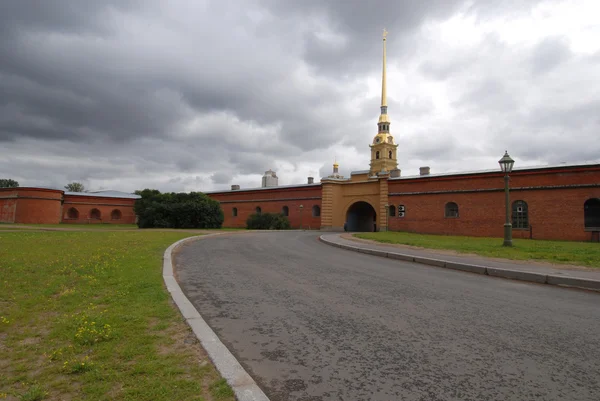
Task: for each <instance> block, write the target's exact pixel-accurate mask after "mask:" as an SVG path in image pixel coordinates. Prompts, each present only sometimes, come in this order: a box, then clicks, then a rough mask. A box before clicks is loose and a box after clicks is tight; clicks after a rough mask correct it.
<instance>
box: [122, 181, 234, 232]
mask: <svg viewBox="0 0 600 401" xmlns="http://www.w3.org/2000/svg"><path fill="white" fill-rule="evenodd" d="M135 193H136V194H137V195H140V196H141V199H138V200H137V201H136V202H135V206H134V211H135V213H136V214H137V216H138V227H140V228H152V227H157V228H158V227H160V228H220V227H221V226H222V225H223V220H224V219H225V217H224V215H223V210H222V209H221V205H220V203H219V202H218V201H216V200H214V199H211V198H209V197H208V196H206V195H205V194H203V193H201V192H190V193H189V194H188V193H174V192H172V193H164V194H162V193H160V191H158V190H156V189H144V190H142V191H135Z"/></svg>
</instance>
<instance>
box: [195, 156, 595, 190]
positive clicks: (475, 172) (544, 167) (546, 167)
mask: <svg viewBox="0 0 600 401" xmlns="http://www.w3.org/2000/svg"><path fill="white" fill-rule="evenodd" d="M577 167H600V160H598V161H593V162H582V163H574V164H566V163H560V164H548V165H540V166H519V167H515V168H513V172H516V171H533V170H550V169H561V168H577ZM368 173H369V170H357V171H352V172H351V173H350V174H351V175H360V174H368ZM490 173H502V172H501V171H500V169H499V168H498V169H496V170H491V169H488V170H473V171H457V172H447V173H437V174H427V175H419V174H417V175H407V176H403V177H390V178H389V179H390V180H393V181H396V180H411V179H418V178H430V177H431V178H434V177H451V176H463V175H479V174H490ZM323 178H324V179H327V180H333V181H349V178H343V179H333V178H329V177H323ZM320 185H321V183H320V182H319V183H314V184H295V185H280V186H276V187H267V188H262V187H255V188H240V189H235V190H231V189H221V190H218V191H207V192H204V193H205V194H220V193H228V194H229V193H236V192H245V191H268V190H271V191H273V190H277V189H286V188H290V189H291V188H306V187H312V186H320Z"/></svg>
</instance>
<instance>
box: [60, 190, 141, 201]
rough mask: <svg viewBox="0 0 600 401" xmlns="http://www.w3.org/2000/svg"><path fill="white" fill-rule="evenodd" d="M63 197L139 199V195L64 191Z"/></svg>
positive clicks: (115, 192)
mask: <svg viewBox="0 0 600 401" xmlns="http://www.w3.org/2000/svg"><path fill="white" fill-rule="evenodd" d="M65 195H70V196H89V197H96V198H121V199H141V196H140V195H136V194H130V193H127V192H121V191H112V190H107V191H94V192H67V191H65Z"/></svg>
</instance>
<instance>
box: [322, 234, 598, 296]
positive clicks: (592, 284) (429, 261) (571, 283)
mask: <svg viewBox="0 0 600 401" xmlns="http://www.w3.org/2000/svg"><path fill="white" fill-rule="evenodd" d="M327 235H331V234H327ZM324 237H325V235H320V236H319V241H321V242H323V243H325V244H327V245H331V246H335V247H337V248H342V249H347V250H350V251H354V252H360V253H365V254H369V255H375V256H380V257H384V258H388V259H394V260H402V261H406V262H414V263H420V264H424V265H429V266H435V267H442V268H445V269H453V270H460V271H464V272H469V273H476V274H483V275H487V276H491V277H500V278H505V279H511V280H520V281H526V282H530V283H538V284H548V285H556V286H560V287H572V288H578V289H584V290H592V291H600V280H593V279H586V278H577V277H565V276H555V275H552V274H543V273H536V272H528V271H521V270H510V269H501V268H497V267H488V266H480V265H472V264H468V263H461V262H451V261H448V260H442V259H433V258H427V257H422V256H413V255H407V254H403V253H399V252H385V251H381V250H378V249H369V248H365V247H360V246H352V245H347V244H340V243H337V242H334V241H331V240H328V239H326V238H324Z"/></svg>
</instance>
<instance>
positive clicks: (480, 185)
mask: <svg viewBox="0 0 600 401" xmlns="http://www.w3.org/2000/svg"><path fill="white" fill-rule="evenodd" d="M390 125H391V122H390V119H389V116H388V114H387V88H386V37H385V36H384V38H383V74H382V93H381V114H380V116H379V121H378V123H377V126H378V132H377V135H375V137H374V138H373V141H372V143H371V144H370V145H369V147H370V151H371V163H370V168H369V170H364V171H356V172H352V173H351V176H350V177H349V178H345V177H342V176H340V175H339V173H338V165H337V164H334V165H333V172H332V174H331V175H330V176H328V177H326V178H323V179H322V180H321V182H320V183H316V184H315V183H314V182H313V181H312V178H310V177H309V179H308V182H307V183H306V184H303V185H291V186H275V187H266V188H255V189H239V187H238V186H237V185H232V190H231V191H216V192H208V193H207V194H208V195H209V196H210V197H211V198H213V199H216V200H218V201H219V202H220V203H221V206H222V208H223V211H224V214H225V222H224V226H225V227H245V225H246V219H247V218H248V216H249V215H250V214H252V213H257V212H258V213H261V212H271V213H283V214H284V215H286V216H288V217H289V219H290V222H291V224H292V227H295V228H299V227H302V228H306V229H322V230H333V231H342V230H343V229H344V227H346V228H347V229H348V230H349V231H380V230H397V231H408V232H417V233H429V234H455V235H472V236H490V237H502V236H503V234H504V231H503V230H504V227H503V225H504V221H505V201H504V176H503V173H502V172H501V171H500V168H499V166H494V167H495V169H494V170H487V171H477V172H468V173H452V174H430V173H429V167H423V168H421V171H420V175H418V176H414V177H402V176H401V172H400V170H399V169H398V162H397V159H396V149H397V147H398V145H397V144H396V143H395V141H394V137H393V136H392V135H391V133H390ZM510 196H511V210H512V212H511V218H512V225H513V237H514V238H536V239H565V240H580V241H585V240H587V241H590V240H592V241H599V240H600V239H599V238H598V236H599V235H598V233H599V231H600V164H581V165H558V166H545V167H523V168H516V169H515V170H513V172H512V173H511V174H510Z"/></svg>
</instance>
